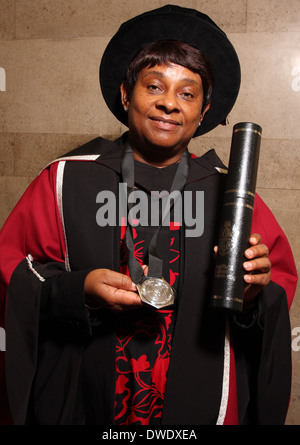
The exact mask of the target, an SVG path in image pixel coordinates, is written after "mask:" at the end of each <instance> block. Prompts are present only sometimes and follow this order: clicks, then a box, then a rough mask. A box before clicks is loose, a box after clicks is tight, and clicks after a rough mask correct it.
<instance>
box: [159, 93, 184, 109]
mask: <svg viewBox="0 0 300 445" xmlns="http://www.w3.org/2000/svg"><path fill="white" fill-rule="evenodd" d="M156 106H157V108H159V109H163V110H164V111H165V112H166V113H173V112H176V111H177V112H178V111H179V105H178V98H177V95H176V94H174V93H173V92H170V91H169V92H167V91H166V92H164V93H162V94H161V95H160V96H159V97H158V98H157V102H156Z"/></svg>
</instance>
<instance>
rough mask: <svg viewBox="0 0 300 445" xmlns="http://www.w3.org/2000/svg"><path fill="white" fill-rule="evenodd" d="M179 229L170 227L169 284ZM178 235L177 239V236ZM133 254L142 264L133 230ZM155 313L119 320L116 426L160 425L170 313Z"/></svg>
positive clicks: (148, 311)
mask: <svg viewBox="0 0 300 445" xmlns="http://www.w3.org/2000/svg"><path fill="white" fill-rule="evenodd" d="M179 228H180V226H179V225H178V224H174V223H172V224H171V226H170V248H169V282H170V284H171V285H172V286H174V285H176V278H178V276H179V273H178V263H179V257H180V253H179V250H178V244H179V239H178V234H179ZM125 232H126V225H125V224H124V221H123V225H122V228H121V271H122V272H123V273H127V274H128V267H127V264H126V251H125V246H124V242H123V241H124V236H125ZM176 235H177V236H176ZM133 241H134V255H135V258H136V259H137V261H138V262H139V263H140V264H141V265H142V264H143V258H144V256H145V249H146V248H145V244H146V243H145V239H143V236H142V231H141V230H136V229H133ZM153 312H154V310H153V309H151V308H149V309H148V308H146V310H144V311H138V312H135V311H134V312H133V313H132V314H128V313H127V314H125V315H124V316H122V315H121V316H120V318H119V330H118V337H117V344H116V394H115V423H116V424H120V425H129V424H141V425H149V424H151V425H153V424H159V423H160V418H161V415H162V409H163V404H164V393H165V387H166V382H167V372H168V368H169V360H170V353H171V338H172V329H173V310H168V309H161V310H155V315H153Z"/></svg>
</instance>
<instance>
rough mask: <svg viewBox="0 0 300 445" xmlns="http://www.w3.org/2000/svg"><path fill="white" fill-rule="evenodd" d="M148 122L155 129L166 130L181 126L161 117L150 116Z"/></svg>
mask: <svg viewBox="0 0 300 445" xmlns="http://www.w3.org/2000/svg"><path fill="white" fill-rule="evenodd" d="M150 120H151V121H153V122H154V123H155V125H156V126H157V127H159V128H162V129H168V130H169V129H173V128H174V127H178V126H180V125H181V124H180V122H177V121H175V120H173V119H167V118H164V117H161V116H151V117H150Z"/></svg>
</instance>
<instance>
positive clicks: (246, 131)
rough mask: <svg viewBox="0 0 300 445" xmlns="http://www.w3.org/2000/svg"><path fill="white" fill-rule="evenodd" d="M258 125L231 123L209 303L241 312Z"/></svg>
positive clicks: (253, 193)
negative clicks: (231, 130)
mask: <svg viewBox="0 0 300 445" xmlns="http://www.w3.org/2000/svg"><path fill="white" fill-rule="evenodd" d="M261 133H262V128H261V127H260V126H259V125H257V124H254V123H251V122H240V123H238V124H236V125H235V126H234V127H233V134H232V142H231V151H230V159H229V167H228V175H227V179H226V186H225V196H224V202H223V210H222V217H221V226H220V227H221V228H220V234H219V242H218V253H217V258H216V265H215V274H214V282H213V293H212V299H211V304H212V307H213V308H215V309H229V310H232V311H236V312H241V311H242V309H243V294H244V289H245V284H246V283H245V281H244V274H245V270H244V268H243V263H244V261H245V260H246V258H245V250H246V249H247V248H248V247H249V237H250V235H251V225H252V216H253V207H254V198H255V189H256V178H257V170H258V160H259V151H260V142H261Z"/></svg>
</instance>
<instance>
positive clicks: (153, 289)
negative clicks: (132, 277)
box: [137, 277, 175, 309]
mask: <svg viewBox="0 0 300 445" xmlns="http://www.w3.org/2000/svg"><path fill="white" fill-rule="evenodd" d="M137 288H138V292H139V295H140V297H141V300H142V301H143V302H144V303H147V304H150V305H151V306H153V307H155V308H156V309H160V308H162V307H166V306H170V305H171V304H174V301H175V291H174V289H173V288H172V287H171V286H170V285H169V283H167V282H166V281H165V280H164V279H163V278H151V277H149V278H146V279H145V280H143V281H142V282H141V283H139V284H137Z"/></svg>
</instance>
